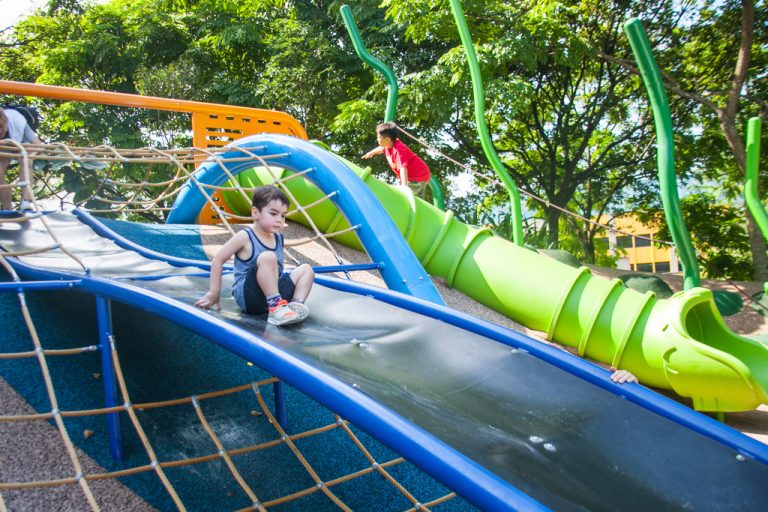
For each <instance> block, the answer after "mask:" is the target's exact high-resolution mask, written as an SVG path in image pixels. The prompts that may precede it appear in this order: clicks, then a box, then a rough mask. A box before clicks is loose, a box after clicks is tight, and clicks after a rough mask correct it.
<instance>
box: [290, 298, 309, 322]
mask: <svg viewBox="0 0 768 512" xmlns="http://www.w3.org/2000/svg"><path fill="white" fill-rule="evenodd" d="M288 307H289V308H291V309H292V310H293V311H294V312H295V313H296V314H297V315H299V317H300V318H301V320H299V321H300V322H301V321H303V320H306V318H307V317H308V316H309V307H307V305H306V304H304V303H303V302H293V301H292V302H289V303H288Z"/></svg>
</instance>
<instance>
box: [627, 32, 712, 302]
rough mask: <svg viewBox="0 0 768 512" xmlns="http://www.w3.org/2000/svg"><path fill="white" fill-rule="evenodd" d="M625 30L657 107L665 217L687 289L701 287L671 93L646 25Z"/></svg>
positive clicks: (651, 98) (658, 142)
mask: <svg viewBox="0 0 768 512" xmlns="http://www.w3.org/2000/svg"><path fill="white" fill-rule="evenodd" d="M624 31H625V32H626V34H627V38H628V39H629V44H630V46H631V47H632V53H633V54H634V55H635V60H637V64H638V66H639V67H640V75H641V76H642V78H643V83H644V84H645V89H646V91H647V92H648V98H649V99H650V102H651V107H652V108H653V121H654V124H655V126H656V141H657V143H656V151H657V158H658V166H659V182H660V184H661V200H662V203H663V205H664V217H665V218H666V220H667V225H668V226H669V231H670V234H671V235H672V240H673V241H674V242H675V247H676V249H677V252H678V254H679V255H680V260H681V262H682V265H683V288H684V289H685V290H690V289H691V288H694V287H696V286H699V284H700V282H701V280H700V278H699V265H698V263H697V262H696V253H695V252H694V250H693V244H692V243H691V236H690V235H689V234H688V229H687V228H686V227H685V221H684V220H683V214H682V210H681V208H680V197H679V195H678V193H677V178H676V177H675V161H674V156H675V155H674V153H675V147H674V139H673V134H672V117H671V115H670V113H669V103H668V102H667V94H666V92H664V83H663V82H662V79H661V73H660V72H659V68H658V66H657V65H656V61H655V60H654V58H653V54H652V53H651V45H650V43H649V42H648V38H647V37H646V35H645V31H644V30H643V25H642V24H641V23H640V20H638V19H637V18H632V19H630V20H628V21H627V22H626V23H624Z"/></svg>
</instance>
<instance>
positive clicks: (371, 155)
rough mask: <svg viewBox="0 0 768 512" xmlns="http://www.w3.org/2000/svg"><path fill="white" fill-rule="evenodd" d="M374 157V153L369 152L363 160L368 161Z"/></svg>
mask: <svg viewBox="0 0 768 512" xmlns="http://www.w3.org/2000/svg"><path fill="white" fill-rule="evenodd" d="M373 155H374V153H372V152H370V151H369V152H367V153H366V154H364V155H363V160H368V159H369V158H372V157H373Z"/></svg>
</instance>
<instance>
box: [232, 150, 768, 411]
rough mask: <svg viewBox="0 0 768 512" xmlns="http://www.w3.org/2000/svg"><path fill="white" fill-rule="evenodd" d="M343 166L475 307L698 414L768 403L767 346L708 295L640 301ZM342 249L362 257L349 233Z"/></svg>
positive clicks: (252, 180) (312, 194)
mask: <svg viewBox="0 0 768 512" xmlns="http://www.w3.org/2000/svg"><path fill="white" fill-rule="evenodd" d="M341 160H342V161H344V162H345V163H346V164H347V165H348V166H349V167H350V168H351V169H352V170H354V171H355V172H356V173H357V174H358V175H359V176H360V177H361V179H363V180H364V181H365V183H366V184H367V185H368V186H369V187H370V188H371V190H372V191H373V193H374V194H375V195H376V196H377V197H378V198H379V200H380V201H381V203H382V204H383V205H384V207H385V208H386V209H387V211H388V212H389V214H390V215H391V216H392V218H393V220H394V221H395V223H396V224H397V226H398V228H399V229H400V231H401V233H403V236H404V237H405V239H406V240H407V241H408V243H409V244H410V246H411V248H412V249H413V251H414V253H415V254H416V255H417V256H418V258H419V259H420V260H421V262H422V263H423V264H424V267H425V268H426V270H427V271H428V272H429V273H430V274H432V275H436V276H440V277H443V278H445V279H446V280H447V281H448V284H449V285H450V286H452V287H454V288H456V289H457V290H460V291H462V292H464V293H466V294H467V295H469V296H470V297H472V298H473V299H475V300H477V301H478V302H480V303H482V304H485V305H487V306H489V307H491V308H492V309H494V310H496V311H499V312H500V313H502V314H504V315H506V316H508V317H509V318H511V319H513V320H515V321H517V322H519V323H521V324H523V325H525V326H527V327H529V328H531V329H536V330H540V331H544V332H546V333H547V337H548V338H549V339H552V340H555V341H557V342H559V343H562V344H566V345H570V346H572V347H576V348H577V349H578V353H579V354H580V355H583V356H586V357H589V358H592V359H595V360H598V361H603V362H606V363H610V364H612V365H613V366H615V367H617V368H626V369H628V370H630V371H632V372H633V373H635V374H636V375H637V376H638V377H639V378H640V380H641V382H643V383H645V384H647V385H650V386H656V387H662V388H671V389H673V390H674V391H675V392H676V393H678V394H679V395H681V396H685V397H690V398H691V399H692V400H693V404H694V407H695V408H696V409H698V410H703V411H721V412H728V411H741V410H750V409H754V408H755V407H757V406H758V405H760V404H761V403H766V402H768V394H767V392H766V389H767V387H768V346H766V345H763V344H761V343H759V342H756V341H753V340H750V339H747V338H744V337H740V336H737V335H736V334H734V333H732V332H731V331H730V330H729V329H728V327H727V326H726V325H725V323H724V322H723V320H722V317H721V316H720V314H719V313H718V311H717V308H716V307H715V303H714V301H713V298H712V293H711V292H710V291H709V290H706V289H704V288H693V289H690V290H687V291H684V292H680V293H677V294H675V295H673V296H672V297H671V298H669V299H664V300H661V299H657V298H656V296H655V295H654V294H653V292H648V293H646V294H641V293H639V292H637V291H635V290H632V289H629V288H626V287H625V286H624V285H623V284H622V283H621V281H620V280H618V279H614V280H607V279H603V278H600V277H594V276H592V275H591V274H590V271H589V269H587V268H584V267H582V268H573V267H570V266H568V265H565V264H562V263H559V262H558V261H555V260H553V259H551V258H548V257H546V256H542V255H539V254H537V253H535V252H532V251H530V250H527V249H525V248H522V247H519V246H516V245H515V244H514V243H512V242H509V241H508V240H505V239H503V238H500V237H496V236H494V235H493V234H492V233H491V232H490V231H488V230H485V229H477V228H474V227H471V226H468V225H466V224H463V223H461V222H459V221H457V220H456V219H454V218H453V213H452V212H450V211H447V212H444V211H441V210H439V209H437V208H435V207H434V206H432V205H430V204H428V203H426V202H425V201H422V200H421V199H418V198H416V199H414V197H413V195H412V194H410V192H409V191H408V190H405V189H403V188H402V187H392V186H389V185H387V184H385V183H382V182H380V181H378V180H376V179H375V178H373V177H371V176H370V170H369V169H364V168H361V167H358V166H356V165H355V164H353V163H351V162H349V161H347V160H344V159H341ZM278 172H279V171H278ZM238 179H239V180H240V184H241V185H242V186H244V187H252V186H258V185H261V184H264V183H271V182H272V181H273V178H272V177H271V176H270V175H269V173H268V172H266V170H263V169H262V170H259V171H256V172H247V173H241V174H240V175H238ZM286 184H287V186H288V187H289V188H290V190H291V192H292V193H293V194H294V196H295V197H296V198H297V200H298V201H300V202H301V203H302V204H303V205H310V204H312V203H314V202H315V201H317V200H318V199H320V198H321V197H322V193H321V192H320V191H319V190H318V189H317V188H315V187H314V186H312V185H311V184H309V183H308V182H306V181H303V180H300V179H295V180H289V181H288V182H287V183H286ZM225 200H226V201H227V202H228V203H230V206H231V207H232V208H233V209H234V210H235V211H236V212H240V213H241V214H246V215H247V214H248V213H247V212H249V211H250V208H249V205H248V204H247V202H246V201H245V200H244V199H243V198H242V196H241V195H239V194H236V193H227V194H225ZM308 212H309V213H310V214H311V216H312V219H313V221H314V222H315V223H316V224H317V225H318V228H320V229H322V230H323V231H325V232H335V231H339V230H342V229H344V228H345V227H347V226H348V224H347V221H346V220H345V218H344V216H343V215H342V214H341V213H340V212H339V211H338V210H337V209H336V208H335V207H334V206H333V205H332V204H331V203H330V202H328V201H326V202H324V203H322V204H320V205H317V206H313V207H312V208H310V209H308ZM295 220H296V221H299V222H301V221H302V219H301V218H299V217H298V216H297V217H296V219H295ZM338 241H339V242H341V243H344V244H346V245H349V246H352V247H356V248H360V244H359V242H358V241H357V238H356V237H355V235H354V234H346V235H342V236H341V237H339V238H338Z"/></svg>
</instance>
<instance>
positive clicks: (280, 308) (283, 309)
mask: <svg viewBox="0 0 768 512" xmlns="http://www.w3.org/2000/svg"><path fill="white" fill-rule="evenodd" d="M302 320H303V318H301V316H299V314H298V313H296V312H295V311H294V310H292V309H291V308H289V307H288V301H286V300H285V299H283V300H281V301H280V302H278V303H277V306H275V307H273V308H269V317H268V318H267V323H270V324H272V325H278V326H279V325H290V324H295V323H297V322H301V321H302Z"/></svg>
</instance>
